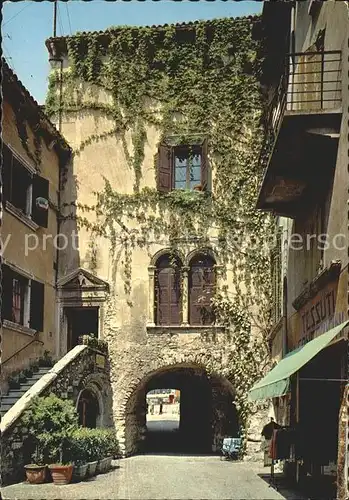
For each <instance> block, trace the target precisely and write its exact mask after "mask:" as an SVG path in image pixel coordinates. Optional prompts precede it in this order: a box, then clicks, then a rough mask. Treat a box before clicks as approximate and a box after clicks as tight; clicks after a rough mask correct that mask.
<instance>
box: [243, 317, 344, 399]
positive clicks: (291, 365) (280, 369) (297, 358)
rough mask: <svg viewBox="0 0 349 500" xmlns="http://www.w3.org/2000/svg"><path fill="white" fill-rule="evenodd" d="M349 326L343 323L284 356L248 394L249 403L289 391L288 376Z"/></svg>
mask: <svg viewBox="0 0 349 500" xmlns="http://www.w3.org/2000/svg"><path fill="white" fill-rule="evenodd" d="M348 324H349V321H345V322H344V323H342V324H341V325H338V326H335V327H334V328H332V329H331V330H329V331H328V332H326V333H323V334H322V335H319V337H316V338H315V339H313V340H311V341H310V342H308V343H307V344H305V345H304V346H302V347H299V348H298V349H296V350H294V351H292V352H290V353H289V354H287V356H285V357H284V358H283V359H282V360H281V361H280V362H279V363H278V364H277V365H276V366H275V367H274V368H273V369H272V370H271V371H270V372H269V373H268V375H266V376H265V377H264V378H263V379H262V380H260V381H259V382H258V383H257V384H255V385H254V386H253V387H252V389H251V390H250V391H249V393H248V399H249V401H256V400H260V399H267V398H275V397H278V396H283V395H284V394H286V393H287V392H288V391H289V387H290V376H291V375H293V374H294V373H296V372H297V371H298V370H300V369H301V368H302V367H303V366H304V365H306V364H307V363H308V362H309V361H310V360H311V359H312V358H314V356H316V355H317V354H318V353H319V352H320V351H321V350H322V349H324V347H326V346H327V345H328V344H329V343H330V342H331V340H333V339H334V338H335V337H336V336H337V335H338V334H339V333H340V332H341V331H342V330H343V328H345V327H346V326H347V325H348Z"/></svg>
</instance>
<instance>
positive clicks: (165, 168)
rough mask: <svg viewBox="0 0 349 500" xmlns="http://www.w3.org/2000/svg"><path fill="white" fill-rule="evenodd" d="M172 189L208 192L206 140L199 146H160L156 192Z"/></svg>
mask: <svg viewBox="0 0 349 500" xmlns="http://www.w3.org/2000/svg"><path fill="white" fill-rule="evenodd" d="M174 189H187V190H198V191H207V190H209V182H208V159H207V141H206V140H205V141H204V142H203V143H202V144H201V145H181V146H169V145H167V144H161V145H160V147H159V152H158V190H159V191H162V192H168V191H171V190H174Z"/></svg>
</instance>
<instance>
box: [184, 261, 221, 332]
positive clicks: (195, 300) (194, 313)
mask: <svg viewBox="0 0 349 500" xmlns="http://www.w3.org/2000/svg"><path fill="white" fill-rule="evenodd" d="M214 265H215V261H214V260H213V258H212V257H210V256H207V255H198V256H196V257H194V259H192V261H191V263H190V271H189V324H190V325H211V324H213V323H214V320H215V318H214V311H213V307H212V303H211V299H212V297H213V294H214V289H215V281H216V279H215V271H214Z"/></svg>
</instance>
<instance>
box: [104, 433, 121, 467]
mask: <svg viewBox="0 0 349 500" xmlns="http://www.w3.org/2000/svg"><path fill="white" fill-rule="evenodd" d="M105 432H106V448H105V457H106V463H105V472H106V471H108V470H109V469H110V467H111V464H112V460H113V458H114V459H115V458H118V457H119V456H120V449H119V442H118V440H117V437H116V432H115V430H114V429H107V430H106V431H105Z"/></svg>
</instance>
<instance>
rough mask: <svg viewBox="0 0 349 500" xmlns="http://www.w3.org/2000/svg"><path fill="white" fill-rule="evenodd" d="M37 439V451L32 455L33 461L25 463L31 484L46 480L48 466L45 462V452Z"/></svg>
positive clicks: (26, 473) (27, 476)
mask: <svg viewBox="0 0 349 500" xmlns="http://www.w3.org/2000/svg"><path fill="white" fill-rule="evenodd" d="M35 441H36V442H35V445H34V446H35V451H34V453H33V454H32V456H31V458H32V460H33V463H32V464H27V465H25V466H24V470H25V475H26V478H27V481H28V482H29V483H30V484H41V483H44V482H45V481H46V474H47V467H46V464H45V463H44V457H43V452H42V448H41V446H40V444H39V441H38V440H35Z"/></svg>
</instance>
